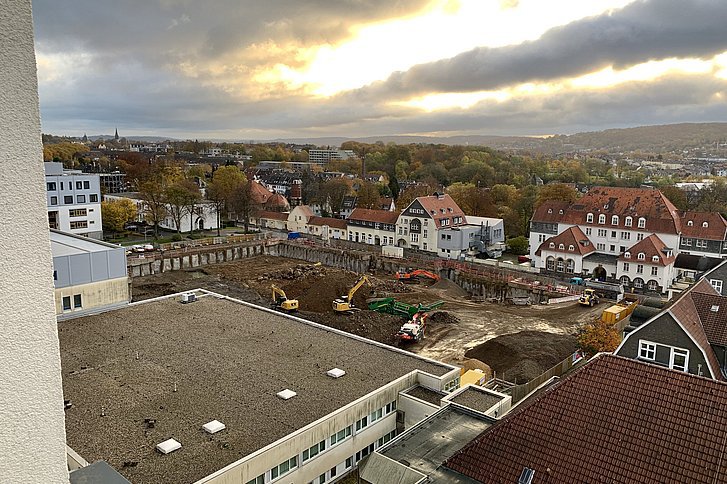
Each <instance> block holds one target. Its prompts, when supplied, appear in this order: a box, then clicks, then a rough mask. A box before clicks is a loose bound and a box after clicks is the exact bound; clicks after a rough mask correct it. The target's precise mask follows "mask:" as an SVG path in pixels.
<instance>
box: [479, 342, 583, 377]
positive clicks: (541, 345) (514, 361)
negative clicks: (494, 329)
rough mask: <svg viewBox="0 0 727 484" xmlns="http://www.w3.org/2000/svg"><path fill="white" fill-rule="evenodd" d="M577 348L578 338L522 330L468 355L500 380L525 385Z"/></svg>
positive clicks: (480, 346)
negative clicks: (481, 363) (482, 364)
mask: <svg viewBox="0 0 727 484" xmlns="http://www.w3.org/2000/svg"><path fill="white" fill-rule="evenodd" d="M577 348H578V342H577V341H576V338H575V336H572V335H568V334H556V333H546V332H542V331H521V332H519V333H512V334H506V335H502V336H498V337H496V338H493V339H491V340H489V341H486V342H484V343H482V344H481V345H478V346H475V347H474V348H472V349H470V350H469V351H467V352H466V353H465V356H466V357H467V358H476V359H478V360H480V361H482V362H483V363H485V364H487V366H489V367H490V368H492V370H493V371H495V373H496V375H497V377H498V378H502V379H504V380H508V381H511V382H514V383H526V382H528V381H530V380H532V379H533V378H535V377H537V376H538V375H540V374H541V373H543V372H545V371H546V370H548V369H550V368H551V367H552V366H554V365H555V364H557V363H559V362H561V361H562V360H563V359H564V358H566V357H567V356H568V355H570V354H572V353H573V352H574V351H575V350H576V349H577Z"/></svg>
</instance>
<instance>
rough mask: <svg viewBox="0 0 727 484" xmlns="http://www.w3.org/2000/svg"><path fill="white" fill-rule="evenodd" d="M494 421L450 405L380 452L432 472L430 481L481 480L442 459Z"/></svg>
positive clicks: (420, 469)
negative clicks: (463, 472) (452, 468)
mask: <svg viewBox="0 0 727 484" xmlns="http://www.w3.org/2000/svg"><path fill="white" fill-rule="evenodd" d="M493 423H494V420H490V419H487V418H486V417H480V416H477V415H475V414H472V413H470V412H468V411H466V410H462V409H460V408H457V407H455V406H452V405H447V406H446V407H444V408H443V409H442V410H440V411H438V412H437V413H435V414H433V415H431V416H430V417H429V418H427V419H426V420H424V421H423V422H422V423H420V424H418V425H416V426H415V427H413V428H412V430H410V431H407V432H404V433H403V434H402V435H401V436H400V437H398V438H396V439H395V440H393V441H392V443H391V444H390V445H389V446H388V447H385V448H383V450H381V451H379V453H380V454H382V455H384V456H386V457H388V458H389V459H392V460H394V461H396V462H399V463H401V464H403V465H405V466H407V467H410V468H412V469H415V470H416V471H418V472H421V473H422V474H426V475H427V476H429V480H428V481H427V482H433V483H455V484H459V483H461V484H465V483H467V484H469V483H475V482H479V481H475V480H472V479H470V478H468V477H466V476H463V475H461V474H458V473H455V472H452V471H450V470H449V469H447V468H445V467H443V465H442V464H443V462H444V461H445V460H447V459H448V458H449V457H451V456H452V455H454V453H455V452H457V451H459V450H460V449H462V448H463V447H464V446H465V445H467V444H468V443H470V441H471V440H472V439H474V438H475V437H477V436H478V435H480V434H481V433H482V432H484V431H485V430H486V429H487V428H489V427H490V426H491V425H492V424H493Z"/></svg>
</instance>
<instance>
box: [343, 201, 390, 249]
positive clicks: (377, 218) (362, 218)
mask: <svg viewBox="0 0 727 484" xmlns="http://www.w3.org/2000/svg"><path fill="white" fill-rule="evenodd" d="M398 219H399V212H389V211H386V210H370V209H366V208H354V209H353V210H352V211H351V214H350V215H349V217H348V219H347V222H348V240H350V241H352V242H361V243H364V244H369V245H395V244H396V242H395V240H394V239H395V237H396V223H397V220H398Z"/></svg>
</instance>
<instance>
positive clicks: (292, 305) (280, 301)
mask: <svg viewBox="0 0 727 484" xmlns="http://www.w3.org/2000/svg"><path fill="white" fill-rule="evenodd" d="M270 289H272V291H273V304H272V307H273V309H277V310H279V311H285V312H288V313H292V312H294V311H297V310H298V300H297V299H288V296H286V295H285V291H283V290H282V289H280V288H279V287H278V286H276V285H275V284H273V285H271V286H270Z"/></svg>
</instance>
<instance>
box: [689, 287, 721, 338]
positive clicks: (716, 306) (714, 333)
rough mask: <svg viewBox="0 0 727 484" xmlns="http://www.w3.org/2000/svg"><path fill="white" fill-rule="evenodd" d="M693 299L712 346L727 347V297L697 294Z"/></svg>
mask: <svg viewBox="0 0 727 484" xmlns="http://www.w3.org/2000/svg"><path fill="white" fill-rule="evenodd" d="M692 299H693V300H694V305H695V306H696V308H697V312H698V313H699V319H700V320H701V322H702V327H703V328H704V333H705V334H706V336H707V340H708V341H709V342H710V343H711V344H716V345H720V346H727V297H725V296H720V295H719V294H703V293H699V292H696V293H693V294H692Z"/></svg>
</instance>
